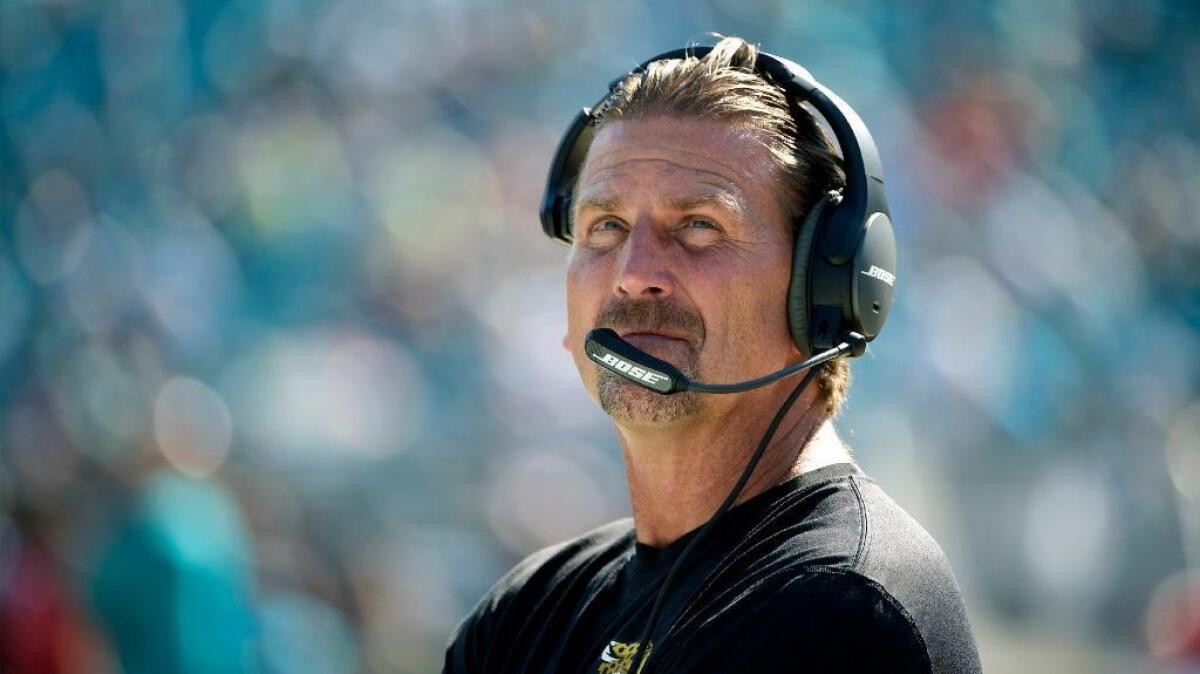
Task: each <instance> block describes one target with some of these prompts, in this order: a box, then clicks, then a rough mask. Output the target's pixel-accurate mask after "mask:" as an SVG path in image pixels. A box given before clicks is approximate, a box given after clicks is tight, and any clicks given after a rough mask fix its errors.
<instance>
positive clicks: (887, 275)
mask: <svg viewBox="0 0 1200 674" xmlns="http://www.w3.org/2000/svg"><path fill="white" fill-rule="evenodd" d="M861 273H862V275H863V276H870V277H871V278H874V279H879V280H880V281H883V282H884V283H886V284H888V285H890V286H892V287H895V286H896V275H895V274H893V273H892V272H890V271H888V270H886V269H880V268H879V267H876V266H875V265H871V268H870V269H865V270H863V271H862V272H861Z"/></svg>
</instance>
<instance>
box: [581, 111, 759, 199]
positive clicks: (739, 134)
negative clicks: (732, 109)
mask: <svg viewBox="0 0 1200 674" xmlns="http://www.w3.org/2000/svg"><path fill="white" fill-rule="evenodd" d="M757 136H758V134H757V133H756V132H755V131H753V130H750V129H744V128H739V127H737V126H733V125H731V124H729V123H725V122H720V121H711V120H693V119H674V118H652V119H646V120H628V121H626V120H618V121H615V122H610V123H609V124H606V125H604V127H602V128H601V129H600V131H599V132H598V133H597V134H596V138H595V139H594V140H593V142H592V145H591V148H590V149H589V151H588V157H587V161H586V163H585V164H584V167H583V171H582V175H581V176H580V178H581V180H583V181H587V180H588V179H589V178H593V177H603V175H604V174H605V173H608V172H612V171H613V170H615V169H619V168H621V167H627V168H630V167H633V166H637V167H638V168H657V169H659V170H662V171H665V172H670V171H672V170H673V171H674V172H677V173H683V174H686V173H688V172H695V173H698V174H708V175H709V177H710V178H712V179H716V180H727V181H730V182H733V183H735V184H744V183H746V182H751V181H756V180H761V179H763V178H765V177H767V175H768V174H769V172H765V171H764V169H769V167H770V161H769V159H770V156H769V152H768V151H767V150H766V148H765V147H764V144H763V142H762V140H761V139H760V138H758V137H757Z"/></svg>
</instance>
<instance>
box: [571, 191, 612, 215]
mask: <svg viewBox="0 0 1200 674" xmlns="http://www.w3.org/2000/svg"><path fill="white" fill-rule="evenodd" d="M620 207H621V197H620V196H619V195H616V194H613V195H603V196H596V197H588V198H586V199H584V200H583V201H580V202H579V203H578V204H577V205H576V206H575V210H576V211H578V212H583V211H586V210H593V211H610V212H611V211H615V210H617V209H618V208H620Z"/></svg>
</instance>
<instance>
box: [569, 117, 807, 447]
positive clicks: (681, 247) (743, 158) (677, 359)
mask: <svg viewBox="0 0 1200 674" xmlns="http://www.w3.org/2000/svg"><path fill="white" fill-rule="evenodd" d="M780 194H781V188H780V187H779V184H778V176H777V175H776V173H775V169H774V168H773V164H772V162H771V156H770V153H769V152H768V151H767V149H766V148H765V147H764V146H763V145H762V143H761V142H760V140H759V137H758V136H757V135H756V132H754V131H752V130H747V129H738V128H736V127H733V126H730V125H728V124H725V123H722V122H713V121H700V120H682V119H674V118H653V119H648V120H631V121H615V122H611V123H609V124H607V125H606V126H604V127H603V128H602V129H601V130H600V132H599V133H598V134H597V135H596V138H595V139H594V141H593V143H592V146H591V150H590V152H589V154H588V158H587V162H586V164H585V165H584V168H583V172H582V173H581V174H580V178H579V184H578V187H577V189H576V194H575V204H576V206H575V208H576V211H575V225H574V244H573V246H572V250H571V260H570V263H569V265H568V267H567V334H566V337H565V338H564V346H566V347H567V348H568V349H569V350H570V351H571V354H572V356H573V357H574V358H575V365H576V367H578V368H579V373H580V375H581V376H582V377H583V381H584V385H585V386H586V387H587V389H588V392H589V393H590V394H591V395H592V397H593V398H594V399H596V400H597V401H598V402H599V403H600V405H601V407H602V408H603V409H604V410H605V411H606V412H608V413H609V414H610V415H612V417H613V418H614V419H615V420H616V421H618V422H619V423H622V424H625V425H666V424H672V423H676V422H679V421H683V420H686V419H689V418H692V417H694V416H695V415H697V414H702V413H704V412H705V411H708V410H712V409H714V408H716V407H717V406H719V405H729V404H733V401H718V400H715V399H716V398H721V396H704V397H701V396H699V395H697V394H694V393H681V394H675V395H672V396H663V395H660V394H657V393H654V392H653V391H648V390H646V389H643V388H640V387H638V386H637V385H635V384H633V383H631V382H627V381H626V380H625V379H623V378H621V377H618V376H617V375H614V374H612V373H610V372H608V371H606V370H601V369H600V368H598V367H597V366H596V365H595V364H594V363H592V362H591V361H590V360H589V359H588V358H587V355H586V354H585V353H584V348H583V341H584V336H585V335H586V334H587V332H588V331H589V330H591V329H592V328H596V327H610V328H613V329H614V330H616V331H617V333H618V334H620V335H621V336H622V337H624V338H625V339H626V340H627V341H629V342H630V343H632V344H633V345H634V346H636V347H638V348H640V349H642V350H643V351H646V352H647V353H650V354H651V355H654V356H656V357H658V358H661V359H663V360H665V361H667V362H669V363H671V364H673V365H675V366H676V367H678V368H679V369H680V370H682V371H683V372H684V373H685V374H686V375H688V376H689V377H694V378H697V379H700V380H703V381H709V382H717V383H724V382H732V381H741V380H744V379H750V378H751V377H756V376H759V375H763V374H767V373H769V372H773V371H775V370H777V369H779V368H781V367H783V366H784V365H785V364H786V363H788V362H790V361H791V360H794V359H795V357H796V356H798V355H799V352H798V351H797V349H796V348H795V345H794V344H793V342H792V340H791V336H790V334H789V332H788V326H787V321H786V317H785V314H786V310H785V304H786V296H787V288H788V281H789V278H790V272H791V263H792V259H791V257H792V239H791V234H790V230H789V228H788V226H787V223H786V222H785V220H784V214H783V208H782V204H781V199H780Z"/></svg>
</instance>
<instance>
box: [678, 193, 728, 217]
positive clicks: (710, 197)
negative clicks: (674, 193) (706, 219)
mask: <svg viewBox="0 0 1200 674" xmlns="http://www.w3.org/2000/svg"><path fill="white" fill-rule="evenodd" d="M670 206H671V208H673V209H675V210H677V211H690V210H693V209H696V208H699V207H701V206H715V207H716V208H721V209H724V210H726V211H729V212H730V213H733V214H734V215H739V216H740V215H741V214H742V204H741V202H739V201H738V200H737V197H735V196H733V195H732V194H730V193H729V192H725V191H721V192H707V193H705V194H697V195H696V196H692V197H683V198H682V199H674V200H672V201H671V202H670Z"/></svg>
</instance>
